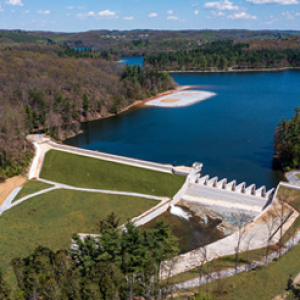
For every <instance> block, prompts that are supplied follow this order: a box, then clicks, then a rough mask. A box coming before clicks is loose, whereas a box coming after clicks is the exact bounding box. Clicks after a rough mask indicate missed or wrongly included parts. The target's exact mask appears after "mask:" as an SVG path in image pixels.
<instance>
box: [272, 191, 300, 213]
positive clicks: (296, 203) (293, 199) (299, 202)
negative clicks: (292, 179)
mask: <svg viewBox="0 0 300 300" xmlns="http://www.w3.org/2000/svg"><path fill="white" fill-rule="evenodd" d="M277 198H278V199H280V200H283V201H285V202H287V203H288V204H289V205H291V206H292V207H294V208H295V209H296V210H297V211H299V212H300V190H297V189H291V188H286V187H282V186H281V187H280V188H279V190H278V192H277Z"/></svg>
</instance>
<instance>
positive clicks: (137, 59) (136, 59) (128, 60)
mask: <svg viewBox="0 0 300 300" xmlns="http://www.w3.org/2000/svg"><path fill="white" fill-rule="evenodd" d="M125 64H128V65H130V66H134V65H140V66H141V67H144V57H143V56H128V57H127V56H126V57H120V62H119V65H125Z"/></svg>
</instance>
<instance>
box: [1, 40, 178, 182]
mask: <svg viewBox="0 0 300 300" xmlns="http://www.w3.org/2000/svg"><path fill="white" fill-rule="evenodd" d="M1 48H2V49H1V52H0V167H1V168H0V179H1V178H2V179H3V178H6V177H11V176H14V175H17V174H20V173H21V172H22V171H23V169H24V167H26V166H27V165H28V163H29V161H30V159H31V157H32V150H33V149H32V146H31V145H29V144H28V142H27V141H26V139H25V136H26V135H27V134H28V133H32V132H40V131H45V132H47V133H49V134H51V135H53V136H55V137H56V138H58V139H63V138H64V137H65V136H66V134H70V133H71V134H72V133H77V132H78V131H79V129H80V125H79V122H81V121H87V120H92V119H96V118H100V117H104V116H108V115H111V114H116V113H118V112H120V111H121V110H122V109H124V108H125V107H127V106H128V105H130V104H131V103H133V102H134V101H135V100H142V99H146V98H148V97H150V96H153V95H156V94H157V93H159V92H162V91H165V90H167V89H171V88H173V87H174V82H173V80H172V79H171V77H169V76H168V75H167V74H163V73H158V72H156V71H155V70H148V69H141V68H137V67H126V68H125V69H124V67H120V66H118V65H117V63H115V62H111V61H109V60H108V58H107V59H105V58H104V57H103V56H105V53H103V52H102V54H101V53H100V54H99V53H96V54H95V53H93V52H87V54H84V55H82V54H80V53H81V52H80V51H75V50H72V49H70V48H66V47H62V46H59V45H54V46H49V45H48V46H43V45H31V46H30V45H22V44H21V45H9V46H2V47H1Z"/></svg>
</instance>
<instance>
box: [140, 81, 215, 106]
mask: <svg viewBox="0 0 300 300" xmlns="http://www.w3.org/2000/svg"><path fill="white" fill-rule="evenodd" d="M188 88H189V89H188ZM190 88H192V86H181V87H180V88H179V89H177V90H173V91H171V92H170V93H164V94H160V95H157V96H156V97H153V98H150V99H148V100H147V101H146V102H145V105H147V106H155V107H164V108H175V107H185V106H191V105H194V104H196V103H198V102H202V101H205V100H207V99H209V98H212V97H214V96H216V93H213V92H209V91H204V90H193V89H190ZM187 89H188V90H187Z"/></svg>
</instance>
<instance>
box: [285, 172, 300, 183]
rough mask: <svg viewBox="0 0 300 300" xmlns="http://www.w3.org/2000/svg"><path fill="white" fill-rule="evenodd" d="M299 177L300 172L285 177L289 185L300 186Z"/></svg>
mask: <svg viewBox="0 0 300 300" xmlns="http://www.w3.org/2000/svg"><path fill="white" fill-rule="evenodd" d="M297 175H300V171H293V172H289V173H287V174H286V175H285V177H286V178H287V180H288V181H289V183H291V184H294V185H298V186H300V178H298V177H297Z"/></svg>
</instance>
